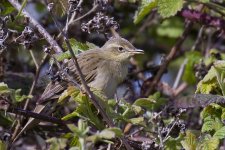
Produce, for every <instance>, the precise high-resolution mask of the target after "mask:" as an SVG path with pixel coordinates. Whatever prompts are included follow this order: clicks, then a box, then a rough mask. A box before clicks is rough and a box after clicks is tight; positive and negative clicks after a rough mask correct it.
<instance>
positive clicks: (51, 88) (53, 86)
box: [38, 81, 67, 103]
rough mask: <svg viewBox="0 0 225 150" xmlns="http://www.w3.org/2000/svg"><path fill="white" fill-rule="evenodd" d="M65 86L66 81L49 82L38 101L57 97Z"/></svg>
mask: <svg viewBox="0 0 225 150" xmlns="http://www.w3.org/2000/svg"><path fill="white" fill-rule="evenodd" d="M66 87H67V83H66V82H65V81H59V82H58V81H56V82H50V83H49V84H48V85H47V87H46V88H45V91H44V92H43V94H42V95H41V97H40V98H39V100H38V101H39V102H40V103H41V102H43V101H45V100H48V99H54V98H57V97H58V96H59V95H60V94H61V93H62V91H64V90H65V89H66Z"/></svg>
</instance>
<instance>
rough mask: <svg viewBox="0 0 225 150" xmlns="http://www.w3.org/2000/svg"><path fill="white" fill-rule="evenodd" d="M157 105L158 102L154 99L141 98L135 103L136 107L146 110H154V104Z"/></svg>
mask: <svg viewBox="0 0 225 150" xmlns="http://www.w3.org/2000/svg"><path fill="white" fill-rule="evenodd" d="M155 103H156V101H155V100H154V99H150V98H140V99H137V100H136V101H135V102H134V105H136V106H140V107H143V108H146V109H152V107H153V104H155Z"/></svg>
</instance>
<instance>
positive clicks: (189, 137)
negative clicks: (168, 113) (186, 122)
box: [181, 130, 197, 150]
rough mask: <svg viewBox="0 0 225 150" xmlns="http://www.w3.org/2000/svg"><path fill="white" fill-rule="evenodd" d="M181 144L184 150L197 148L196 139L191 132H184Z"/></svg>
mask: <svg viewBox="0 0 225 150" xmlns="http://www.w3.org/2000/svg"><path fill="white" fill-rule="evenodd" d="M181 144H182V146H183V148H184V149H185V150H196V147H197V139H196V136H195V135H194V134H193V133H191V131H189V130H187V131H186V137H185V138H184V140H183V141H181Z"/></svg>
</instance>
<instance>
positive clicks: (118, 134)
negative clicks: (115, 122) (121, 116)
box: [107, 127, 123, 137]
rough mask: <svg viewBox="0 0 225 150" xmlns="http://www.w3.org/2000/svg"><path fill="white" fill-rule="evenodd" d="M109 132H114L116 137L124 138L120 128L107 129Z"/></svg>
mask: <svg viewBox="0 0 225 150" xmlns="http://www.w3.org/2000/svg"><path fill="white" fill-rule="evenodd" d="M107 130H110V131H113V132H114V133H115V134H116V137H122V136H123V132H122V130H121V129H120V128H117V127H113V128H107Z"/></svg>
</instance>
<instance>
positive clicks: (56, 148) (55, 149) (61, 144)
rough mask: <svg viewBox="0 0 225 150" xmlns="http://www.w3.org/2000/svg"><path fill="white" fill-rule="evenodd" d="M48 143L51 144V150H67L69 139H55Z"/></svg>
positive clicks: (49, 140)
mask: <svg viewBox="0 0 225 150" xmlns="http://www.w3.org/2000/svg"><path fill="white" fill-rule="evenodd" d="M46 141H47V143H49V144H50V147H49V150H60V149H65V148H66V142H67V139H64V138H55V137H54V138H50V139H48V140H46Z"/></svg>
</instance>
